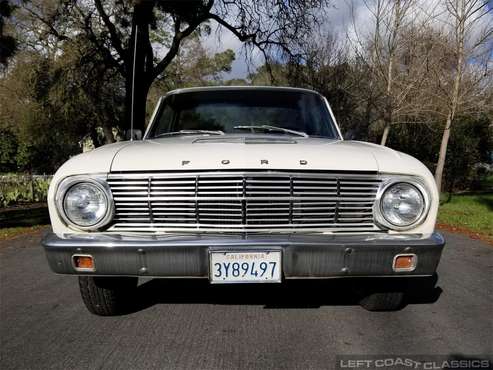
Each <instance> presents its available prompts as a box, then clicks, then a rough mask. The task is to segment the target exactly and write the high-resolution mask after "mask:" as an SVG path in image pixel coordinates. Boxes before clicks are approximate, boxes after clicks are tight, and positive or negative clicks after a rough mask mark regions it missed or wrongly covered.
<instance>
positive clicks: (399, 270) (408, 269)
mask: <svg viewBox="0 0 493 370" xmlns="http://www.w3.org/2000/svg"><path fill="white" fill-rule="evenodd" d="M408 256H411V257H413V264H412V266H411V267H407V268H398V269H396V268H395V260H396V259H397V258H398V257H408ZM416 266H418V256H417V255H416V254H414V253H402V254H396V255H395V256H394V259H393V260H392V270H394V271H395V272H411V271H414V270H416Z"/></svg>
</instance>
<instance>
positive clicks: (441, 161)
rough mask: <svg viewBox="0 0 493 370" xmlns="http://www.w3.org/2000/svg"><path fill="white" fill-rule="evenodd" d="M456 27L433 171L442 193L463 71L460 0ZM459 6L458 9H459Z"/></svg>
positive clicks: (463, 17) (463, 35) (463, 36)
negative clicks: (454, 58)
mask: <svg viewBox="0 0 493 370" xmlns="http://www.w3.org/2000/svg"><path fill="white" fill-rule="evenodd" d="M457 5H458V6H457V11H458V17H457V25H456V29H455V34H456V41H457V48H456V50H455V52H456V56H457V67H456V71H455V76H454V90H453V92H452V98H451V101H450V106H449V111H448V115H447V121H446V123H445V129H444V130H443V136H442V142H441V144H440V153H439V155H438V162H437V167H436V170H435V182H436V184H437V187H438V191H439V192H441V191H442V177H443V170H444V168H445V159H446V156H447V147H448V141H449V138H450V130H451V128H452V122H453V121H454V117H455V113H456V112H457V108H458V105H459V92H460V85H461V81H462V70H463V68H462V67H463V65H462V64H463V62H464V39H465V22H466V19H465V14H466V11H465V7H466V4H465V1H464V0H462V1H461V2H460V5H459V4H457ZM459 6H460V8H459Z"/></svg>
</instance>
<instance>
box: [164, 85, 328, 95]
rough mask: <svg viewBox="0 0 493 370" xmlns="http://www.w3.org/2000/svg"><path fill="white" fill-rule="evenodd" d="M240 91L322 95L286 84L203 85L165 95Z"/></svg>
mask: <svg viewBox="0 0 493 370" xmlns="http://www.w3.org/2000/svg"><path fill="white" fill-rule="evenodd" d="M234 90H236V91H238V90H262V91H293V92H304V93H311V94H317V95H320V93H318V92H316V91H314V90H310V89H303V88H300V87H287V86H286V87H285V86H201V87H187V88H183V89H176V90H172V91H169V92H168V93H166V95H165V96H169V95H174V94H184V93H189V92H201V91H234Z"/></svg>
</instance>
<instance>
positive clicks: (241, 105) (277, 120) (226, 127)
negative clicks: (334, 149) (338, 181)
mask: <svg viewBox="0 0 493 370" xmlns="http://www.w3.org/2000/svg"><path fill="white" fill-rule="evenodd" d="M200 131H202V134H204V133H206V131H209V132H212V131H214V132H216V133H220V134H223V133H224V134H228V133H235V134H238V133H242V134H250V133H251V134H253V133H263V134H275V135H293V134H301V135H303V136H312V137H323V138H329V139H337V138H339V136H338V133H337V131H336V129H335V125H334V123H333V122H332V120H331V116H330V114H329V111H328V109H327V106H326V104H325V102H324V101H323V99H322V98H321V97H320V96H319V95H318V94H315V93H311V92H309V91H306V92H305V91H295V90H274V89H270V90H269V89H266V90H262V89H238V90H234V89H232V90H229V89H228V90H210V91H195V92H184V93H178V94H172V95H170V96H169V97H167V98H166V99H164V100H162V101H161V106H160V107H159V110H158V113H157V116H156V119H155V120H154V124H153V127H151V130H150V132H149V135H148V138H157V137H166V136H170V135H169V134H170V133H171V134H194V133H196V134H201V132H200Z"/></svg>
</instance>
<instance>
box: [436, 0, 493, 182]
mask: <svg viewBox="0 0 493 370" xmlns="http://www.w3.org/2000/svg"><path fill="white" fill-rule="evenodd" d="M489 12H491V8H490V7H489V6H488V3H487V2H485V1H482V0H446V20H445V21H444V22H445V24H446V26H447V27H448V30H449V32H448V35H447V36H448V37H446V38H445V40H446V43H444V44H442V45H441V46H442V48H443V50H444V51H446V52H445V53H443V54H445V55H448V56H450V57H451V58H450V60H451V62H452V68H450V69H448V71H450V72H449V73H443V72H444V70H443V69H442V70H438V71H436V73H435V76H436V78H435V83H436V86H435V87H436V89H437V90H435V89H433V90H435V91H438V94H440V97H439V98H440V99H441V100H442V101H443V102H444V105H443V110H442V112H443V113H444V114H445V117H446V118H445V126H444V129H443V134H442V140H441V144H440V152H439V156H438V162H437V166H436V170H435V181H436V183H437V186H438V189H439V190H441V189H442V177H443V172H444V167H445V160H446V156H447V147H448V143H449V139H450V132H451V129H452V124H453V122H454V118H455V117H456V115H457V113H459V112H466V111H467V110H468V109H471V108H474V110H476V111H477V110H479V111H481V110H484V108H485V107H484V101H485V99H484V98H485V97H486V96H487V94H484V93H483V94H482V93H481V92H483V91H482V90H484V89H491V60H490V57H491V55H492V52H493V49H492V45H491V41H492V36H493V25H491V24H487V25H486V26H485V27H484V28H483V29H482V30H481V31H480V32H479V34H476V32H477V31H478V28H479V27H478V24H479V22H480V20H481V19H482V18H483V17H484V16H485V15H486V14H488V13H489ZM448 19H451V20H452V21H451V22H449V20H448ZM446 71H447V69H445V72H446ZM487 79H489V82H487V81H486V80H487ZM478 91H479V92H480V93H479V94H478Z"/></svg>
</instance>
